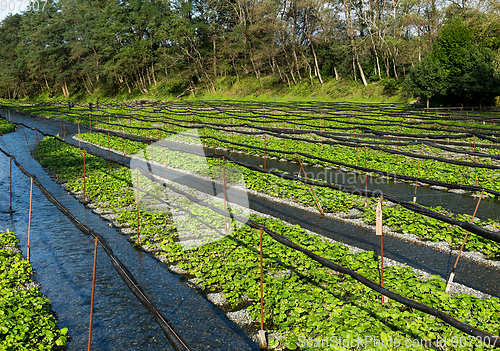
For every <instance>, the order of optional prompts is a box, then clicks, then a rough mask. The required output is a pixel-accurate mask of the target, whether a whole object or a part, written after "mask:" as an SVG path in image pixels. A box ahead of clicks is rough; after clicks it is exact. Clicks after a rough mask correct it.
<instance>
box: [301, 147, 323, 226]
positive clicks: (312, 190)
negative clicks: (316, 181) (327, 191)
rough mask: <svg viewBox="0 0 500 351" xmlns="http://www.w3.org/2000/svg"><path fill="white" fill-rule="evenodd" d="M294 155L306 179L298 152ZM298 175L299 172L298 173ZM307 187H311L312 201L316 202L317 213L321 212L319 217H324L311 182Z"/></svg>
mask: <svg viewBox="0 0 500 351" xmlns="http://www.w3.org/2000/svg"><path fill="white" fill-rule="evenodd" d="M295 156H297V160H299V164H300V169H301V170H302V172H304V176H305V177H306V179H307V180H309V179H308V178H307V174H306V171H305V170H304V167H303V166H302V162H301V161H300V158H299V155H298V154H295ZM299 175H300V174H299ZM309 188H310V189H311V192H312V194H313V196H314V201H315V202H316V206H318V210H319V213H321V217H324V216H325V213H324V212H323V209H322V208H321V205H320V204H319V201H318V199H317V198H316V193H315V192H314V188H313V187H312V185H311V184H309Z"/></svg>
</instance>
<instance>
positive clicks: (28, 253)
mask: <svg viewBox="0 0 500 351" xmlns="http://www.w3.org/2000/svg"><path fill="white" fill-rule="evenodd" d="M30 179H31V186H30V208H29V212H28V250H27V256H28V262H29V261H30V241H31V203H32V202H33V178H31V177H30Z"/></svg>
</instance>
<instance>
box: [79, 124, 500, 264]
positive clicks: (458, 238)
mask: <svg viewBox="0 0 500 351" xmlns="http://www.w3.org/2000/svg"><path fill="white" fill-rule="evenodd" d="M104 137H106V138H107V135H101V136H99V135H98V133H83V134H81V138H82V140H85V141H89V142H91V143H97V140H98V139H102V138H104ZM121 140H122V139H121V138H118V137H110V145H111V146H112V147H116V149H115V151H116V152H122V150H123V149H122V144H121ZM125 153H126V154H128V155H133V154H137V153H139V154H142V155H144V156H145V158H147V159H151V158H153V159H154V160H155V161H156V162H158V163H159V164H161V165H164V166H165V167H172V168H177V169H183V170H187V171H193V172H197V173H199V174H200V175H203V176H206V177H212V176H214V177H217V178H218V179H221V176H222V175H221V168H220V161H217V160H214V159H206V161H205V159H201V158H199V157H197V156H193V155H188V154H181V153H179V152H172V151H169V150H168V149H163V150H162V149H161V148H160V147H154V146H146V145H145V144H142V143H139V142H132V141H127V144H125ZM205 162H207V165H205ZM231 167H235V168H237V169H238V170H239V171H240V172H241V174H242V176H243V179H244V184H245V186H246V187H247V188H248V189H251V190H255V191H257V192H260V193H265V194H267V195H270V196H273V197H279V198H283V199H290V200H292V201H294V202H297V203H299V204H302V205H305V206H311V207H315V206H316V203H315V200H314V196H313V194H312V192H311V190H310V188H309V187H308V186H307V185H304V184H303V183H299V182H292V181H289V180H286V179H284V178H280V177H277V176H269V175H265V174H263V173H261V172H256V171H252V170H249V169H247V168H245V167H242V166H238V165H231ZM314 191H315V193H316V196H317V199H318V201H319V203H320V205H321V207H322V209H323V211H325V212H330V213H335V212H342V211H344V212H349V211H350V210H351V209H354V208H356V209H358V210H359V211H361V212H363V215H362V216H361V218H362V219H363V220H364V221H365V222H367V223H372V222H373V221H374V220H375V203H376V201H375V200H374V199H371V198H369V199H368V208H366V207H365V198H364V197H360V196H357V195H351V194H347V193H343V192H340V191H336V190H333V189H328V188H324V187H314ZM428 208H429V209H431V210H434V211H438V212H440V213H443V214H445V215H447V216H449V217H453V218H456V219H458V220H462V221H467V222H468V221H470V216H469V215H467V214H452V213H450V212H447V211H445V210H443V209H442V208H439V207H438V208H432V207H428ZM384 218H385V223H384V224H385V225H388V226H390V227H392V229H393V230H395V231H398V232H402V233H410V234H415V235H417V236H419V237H420V238H422V239H423V240H430V241H433V242H439V241H443V242H447V243H449V244H450V246H451V247H453V248H457V247H460V245H461V242H462V240H463V237H464V235H465V233H466V232H465V230H463V229H462V228H460V227H457V226H452V225H449V224H447V223H444V222H441V221H439V220H436V219H432V218H429V217H426V216H423V215H421V214H418V213H415V212H412V211H410V210H407V209H405V208H403V207H401V206H399V205H397V206H395V207H387V208H386V210H385V211H384ZM475 224H477V225H479V226H482V227H489V228H493V229H496V230H499V229H500V224H499V223H498V222H496V221H494V220H492V219H488V218H485V219H483V220H481V221H476V222H475ZM465 250H467V251H478V252H481V253H483V254H484V255H485V256H486V257H487V258H490V259H499V258H500V245H499V244H498V243H495V242H492V241H490V240H487V239H485V238H483V237H480V236H478V235H475V234H470V235H469V239H468V241H467V243H466V246H465Z"/></svg>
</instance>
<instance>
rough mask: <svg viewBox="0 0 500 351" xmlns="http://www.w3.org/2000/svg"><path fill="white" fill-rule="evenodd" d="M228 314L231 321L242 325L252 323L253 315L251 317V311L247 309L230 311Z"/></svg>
mask: <svg viewBox="0 0 500 351" xmlns="http://www.w3.org/2000/svg"><path fill="white" fill-rule="evenodd" d="M226 315H227V318H229V320H230V321H232V322H234V323H236V324H238V325H240V326H245V325H249V324H252V317H250V313H248V311H247V310H239V311H236V312H228V313H227V314H226Z"/></svg>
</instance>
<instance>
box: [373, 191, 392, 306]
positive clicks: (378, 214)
mask: <svg viewBox="0 0 500 351" xmlns="http://www.w3.org/2000/svg"><path fill="white" fill-rule="evenodd" d="M375 234H376V235H380V286H382V287H383V286H384V231H383V216H382V196H380V201H379V203H378V204H377V212H376V229H375ZM388 301H389V299H388V298H387V296H384V295H382V305H383V304H384V303H386V302H388Z"/></svg>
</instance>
